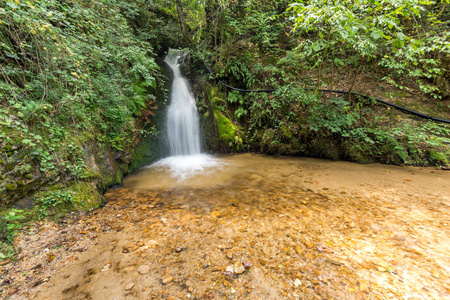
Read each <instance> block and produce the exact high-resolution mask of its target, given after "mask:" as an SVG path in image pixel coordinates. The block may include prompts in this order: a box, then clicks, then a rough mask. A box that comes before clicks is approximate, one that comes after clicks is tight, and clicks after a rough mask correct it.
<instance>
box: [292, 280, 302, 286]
mask: <svg viewBox="0 0 450 300" xmlns="http://www.w3.org/2000/svg"><path fill="white" fill-rule="evenodd" d="M301 285H302V282H301V281H300V279H298V278H296V279H295V280H294V286H295V287H299V286H301Z"/></svg>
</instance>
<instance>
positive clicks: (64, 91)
mask: <svg viewBox="0 0 450 300" xmlns="http://www.w3.org/2000/svg"><path fill="white" fill-rule="evenodd" d="M133 9H134V12H137V11H139V7H138V6H137V4H133V3H132V2H131V1H130V3H128V2H126V1H116V0H105V1H88V0H74V1H58V0H40V1H19V0H7V1H2V2H1V4H0V63H1V69H0V71H1V74H0V104H1V105H0V172H1V174H2V175H1V178H0V179H1V180H0V199H1V201H0V206H5V205H8V204H10V203H12V202H14V201H17V200H18V199H21V198H24V197H25V198H26V197H29V196H30V195H32V194H33V193H35V192H37V191H40V192H39V193H38V194H34V196H32V197H33V198H32V199H33V200H34V203H35V204H38V206H39V208H38V209H37V213H38V215H39V217H41V218H42V217H46V216H48V215H49V212H51V211H53V208H55V207H69V208H73V207H77V206H79V207H90V206H96V205H98V201H97V200H95V201H94V197H93V196H92V195H95V194H96V192H95V190H96V185H97V186H98V184H99V183H100V185H101V182H102V181H105V182H114V181H115V182H118V180H119V179H118V178H117V176H119V175H117V174H116V175H114V174H112V175H113V177H116V178H114V179H112V180H110V179H105V180H103V178H101V177H102V173H101V170H100V169H101V166H102V163H103V164H107V161H108V160H111V159H116V158H117V157H119V159H122V160H123V161H124V162H125V163H126V162H127V161H129V158H128V157H127V156H128V153H129V152H130V151H127V150H129V149H131V148H132V147H133V146H134V139H135V138H136V137H137V135H138V134H139V131H140V130H141V129H140V128H141V126H137V122H138V121H139V119H140V118H142V119H143V120H144V121H145V120H147V119H148V118H147V117H148V116H150V115H151V114H152V113H151V111H149V110H148V109H149V108H150V107H152V105H151V104H152V103H153V102H154V101H155V96H154V93H153V90H154V89H155V88H156V87H157V82H158V81H157V79H158V77H159V76H160V75H159V67H158V65H157V64H156V63H155V60H154V54H153V50H152V49H153V47H152V45H151V44H150V43H149V42H148V41H147V40H146V39H143V38H140V37H139V36H138V35H136V34H134V33H133V30H132V27H131V25H130V24H129V20H128V19H127V18H126V17H127V16H129V15H130V11H133ZM154 108H156V107H154ZM99 153H106V157H103V158H101V160H103V161H104V162H102V161H100V162H99V161H97V162H96V161H95V159H98V157H99ZM112 153H117V154H115V157H114V158H110V157H112ZM120 156H122V158H120ZM116 173H117V172H116ZM93 181H95V182H96V184H92V183H91V182H93ZM48 189H49V190H48ZM89 197H91V199H89ZM89 203H91V204H89Z"/></svg>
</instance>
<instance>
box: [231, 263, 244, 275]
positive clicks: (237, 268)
mask: <svg viewBox="0 0 450 300" xmlns="http://www.w3.org/2000/svg"><path fill="white" fill-rule="evenodd" d="M233 268H234V273H235V274H242V273H244V272H245V267H244V265H243V264H242V263H241V262H240V261H237V262H235V263H234V265H233Z"/></svg>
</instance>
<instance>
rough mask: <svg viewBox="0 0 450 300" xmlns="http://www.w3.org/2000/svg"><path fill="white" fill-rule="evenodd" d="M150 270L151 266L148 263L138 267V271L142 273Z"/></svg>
mask: <svg viewBox="0 0 450 300" xmlns="http://www.w3.org/2000/svg"><path fill="white" fill-rule="evenodd" d="M148 271H150V267H149V266H146V265H142V266H140V267H139V268H138V269H137V272H138V273H139V274H141V275H144V274H147V273H148Z"/></svg>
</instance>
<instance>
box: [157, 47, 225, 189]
mask: <svg viewBox="0 0 450 300" xmlns="http://www.w3.org/2000/svg"><path fill="white" fill-rule="evenodd" d="M183 57H184V53H181V52H179V51H176V50H173V49H170V50H169V54H168V55H167V56H166V58H165V60H164V61H165V62H166V63H167V64H168V65H169V66H170V68H171V69H172V71H173V74H174V79H173V83H172V88H171V93H170V106H169V109H168V112H167V124H166V125H167V126H166V129H167V141H168V146H169V153H170V156H169V157H167V158H164V159H162V160H160V161H158V162H156V163H155V164H153V165H152V166H150V167H163V168H164V169H168V170H169V171H170V172H171V174H172V176H173V177H176V178H178V179H179V180H183V179H186V178H188V177H191V176H192V175H194V174H197V173H199V172H202V171H204V170H205V169H206V168H209V167H214V166H218V165H220V163H219V161H218V160H217V159H216V158H214V157H212V156H210V155H206V154H202V153H201V143H200V125H199V117H198V113H197V107H196V105H195V98H194V96H193V94H192V92H191V89H190V86H189V83H188V81H187V80H186V79H185V78H183V76H182V75H181V72H180V60H181V58H183Z"/></svg>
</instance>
